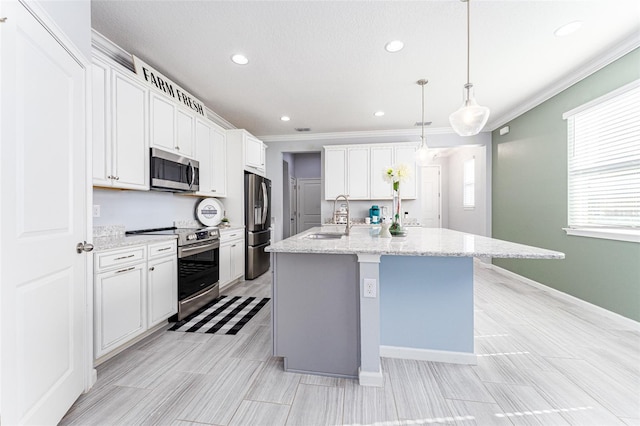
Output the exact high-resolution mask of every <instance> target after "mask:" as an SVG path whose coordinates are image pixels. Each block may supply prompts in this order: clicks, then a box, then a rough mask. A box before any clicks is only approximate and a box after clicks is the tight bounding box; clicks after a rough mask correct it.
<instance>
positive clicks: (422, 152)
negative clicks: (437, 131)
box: [416, 78, 429, 167]
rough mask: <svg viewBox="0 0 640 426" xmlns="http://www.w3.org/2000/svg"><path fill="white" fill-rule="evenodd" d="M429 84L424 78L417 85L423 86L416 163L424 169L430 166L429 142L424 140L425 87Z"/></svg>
mask: <svg viewBox="0 0 640 426" xmlns="http://www.w3.org/2000/svg"><path fill="white" fill-rule="evenodd" d="M428 82H429V80H425V79H424V78H423V79H421V80H418V81H417V82H416V84H418V85H420V86H422V123H421V125H422V134H421V136H420V141H421V142H420V148H418V150H417V151H416V163H418V166H420V167H424V166H426V165H428V164H429V147H428V146H427V141H426V139H425V138H424V86H425V85H426V84H427V83H428Z"/></svg>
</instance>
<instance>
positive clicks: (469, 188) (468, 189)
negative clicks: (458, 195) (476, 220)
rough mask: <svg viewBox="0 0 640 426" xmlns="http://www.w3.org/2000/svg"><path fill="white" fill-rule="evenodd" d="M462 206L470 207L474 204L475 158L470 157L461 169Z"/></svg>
mask: <svg viewBox="0 0 640 426" xmlns="http://www.w3.org/2000/svg"><path fill="white" fill-rule="evenodd" d="M462 185H463V189H462V207H464V208H465V209H472V208H474V207H475V206H476V160H475V158H472V159H470V160H467V161H465V162H464V164H463V170H462Z"/></svg>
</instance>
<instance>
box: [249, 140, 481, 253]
mask: <svg viewBox="0 0 640 426" xmlns="http://www.w3.org/2000/svg"><path fill="white" fill-rule="evenodd" d="M370 135H371V133H367V135H366V137H365V136H359V135H358V133H353V134H350V135H347V134H344V135H339V137H326V138H323V137H322V135H315V136H311V137H307V138H300V139H291V140H269V138H268V137H262V138H261V139H263V140H264V142H265V143H266V144H267V145H268V149H267V177H268V178H269V179H271V181H272V188H277V189H272V194H271V197H272V198H273V204H272V212H271V216H272V217H273V218H274V221H275V223H277V225H278V226H277V231H276V232H275V233H274V240H275V241H279V240H280V239H282V216H283V208H282V159H283V154H284V153H308V152H313V151H319V152H321V153H322V154H321V161H322V163H321V164H322V166H321V167H322V169H321V170H324V150H323V149H322V147H323V146H325V145H344V144H371V143H393V142H416V141H417V140H418V139H417V137H416V136H414V135H408V136H393V137H389V136H384V135H383V134H382V133H381V136H380V137H376V136H374V137H371V136H370ZM427 143H428V144H429V146H430V147H433V148H450V147H457V146H463V145H468V144H476V145H484V146H491V134H490V133H481V134H479V135H476V136H471V137H466V138H463V137H460V136H458V135H456V134H451V133H446V134H444V133H440V134H431V135H427ZM489 152H490V150H489ZM488 170H489V171H490V169H488ZM486 178H487V179H490V176H486ZM322 181H323V184H322V199H323V202H322V218H323V220H325V219H326V218H327V217H330V216H331V214H332V213H331V210H332V209H333V201H324V173H322ZM487 188H490V185H488V186H487ZM386 202H387V203H389V206H390V202H388V201H386ZM373 204H378V202H376V201H358V202H354V203H353V205H352V210H353V213H354V217H364V216H365V215H366V213H364V212H365V211H366V212H368V209H369V207H371V205H373ZM443 207H444V205H443ZM407 209H409V214H410V216H414V214H413V212H414V211H415V212H416V215H415V217H420V215H419V209H420V203H419V202H418V201H409V200H407V201H403V210H407ZM443 226H444V223H443Z"/></svg>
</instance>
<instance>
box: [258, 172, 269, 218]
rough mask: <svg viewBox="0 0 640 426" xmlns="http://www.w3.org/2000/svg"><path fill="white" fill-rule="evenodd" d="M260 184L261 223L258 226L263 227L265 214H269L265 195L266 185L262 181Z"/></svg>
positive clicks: (267, 199)
mask: <svg viewBox="0 0 640 426" xmlns="http://www.w3.org/2000/svg"><path fill="white" fill-rule="evenodd" d="M261 183H262V222H260V224H261V225H264V224H266V223H267V214H269V209H268V208H267V206H269V196H268V195H267V184H266V183H264V181H262V182H261Z"/></svg>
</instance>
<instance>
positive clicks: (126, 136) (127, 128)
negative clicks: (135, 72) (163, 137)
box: [92, 58, 149, 190]
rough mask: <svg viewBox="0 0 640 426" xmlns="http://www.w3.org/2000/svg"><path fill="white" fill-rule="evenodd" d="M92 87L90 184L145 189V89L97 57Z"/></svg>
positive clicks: (146, 163)
mask: <svg viewBox="0 0 640 426" xmlns="http://www.w3.org/2000/svg"><path fill="white" fill-rule="evenodd" d="M92 89H93V94H92V108H93V112H92V132H93V137H92V143H93V184H94V185H95V186H104V187H113V188H125V189H141V190H148V189H149V137H148V134H149V133H148V121H147V116H148V91H147V89H146V88H145V87H144V86H143V85H141V84H140V83H139V82H138V81H137V80H136V79H134V78H131V77H129V76H128V75H127V71H119V70H118V69H116V68H114V67H112V66H110V65H108V64H107V63H106V62H103V61H101V60H100V59H97V58H94V60H93V65H92Z"/></svg>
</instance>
